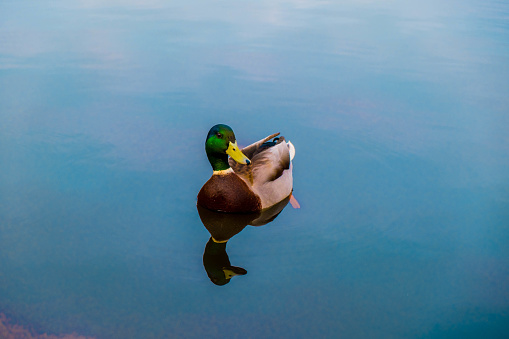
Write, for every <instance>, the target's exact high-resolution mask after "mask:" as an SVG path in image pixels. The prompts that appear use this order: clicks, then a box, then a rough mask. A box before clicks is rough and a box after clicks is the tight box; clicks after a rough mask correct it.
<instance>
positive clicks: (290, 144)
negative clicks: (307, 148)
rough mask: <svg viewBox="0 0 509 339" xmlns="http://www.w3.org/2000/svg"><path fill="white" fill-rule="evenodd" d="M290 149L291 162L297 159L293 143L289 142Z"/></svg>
mask: <svg viewBox="0 0 509 339" xmlns="http://www.w3.org/2000/svg"><path fill="white" fill-rule="evenodd" d="M288 148H289V149H290V161H292V160H293V158H294V157H295V147H294V146H293V144H292V142H291V141H288Z"/></svg>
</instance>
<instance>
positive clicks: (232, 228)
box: [197, 197, 290, 286]
mask: <svg viewBox="0 0 509 339" xmlns="http://www.w3.org/2000/svg"><path fill="white" fill-rule="evenodd" d="M289 201H290V197H288V198H286V199H284V200H283V201H281V202H279V203H277V204H276V205H274V206H272V207H270V208H267V209H265V210H263V211H261V212H258V213H250V214H231V213H223V212H216V211H211V210H208V209H206V208H204V207H201V206H199V205H197V208H198V214H199V215H200V219H201V221H202V223H203V225H204V226H205V228H206V229H207V230H208V231H209V233H210V239H209V241H208V242H207V245H206V246H205V251H204V252H203V266H204V267H205V271H206V272H207V275H208V277H209V278H210V280H211V281H212V282H213V283H214V284H216V285H220V286H222V285H226V284H228V283H229V282H230V280H231V278H232V277H234V276H236V275H244V274H246V273H247V271H246V270H245V269H243V268H242V267H237V266H232V265H231V264H230V259H229V258H228V254H227V253H226V244H227V243H228V240H230V239H231V238H232V237H233V236H235V235H236V234H238V233H240V232H241V231H242V230H243V229H244V228H245V227H246V226H248V225H251V226H263V225H266V224H268V223H270V222H272V221H274V219H276V217H277V216H278V215H279V213H281V211H282V210H283V209H284V208H285V207H286V205H288V202H289Z"/></svg>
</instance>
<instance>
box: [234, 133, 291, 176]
mask: <svg viewBox="0 0 509 339" xmlns="http://www.w3.org/2000/svg"><path fill="white" fill-rule="evenodd" d="M277 135H279V133H276V134H273V135H270V136H268V137H267V138H264V139H262V140H260V141H258V142H256V143H254V144H252V145H249V146H247V147H245V148H243V149H242V153H244V154H245V155H246V156H247V157H248V158H250V160H251V164H250V165H242V164H239V163H237V162H236V161H235V160H233V159H230V160H229V164H230V166H231V167H232V168H233V170H234V171H235V173H236V174H237V175H239V176H240V177H242V178H244V179H245V180H246V181H249V182H250V183H251V184H255V183H265V182H269V181H273V180H276V179H277V178H279V177H280V176H281V175H282V174H283V171H284V170H286V169H288V168H290V151H289V149H288V145H287V143H286V142H285V139H284V137H280V138H279V140H278V141H277V143H276V144H275V145H263V143H264V142H266V141H268V140H270V139H272V138H274V137H275V136H277Z"/></svg>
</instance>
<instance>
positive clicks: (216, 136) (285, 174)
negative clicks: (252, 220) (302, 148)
mask: <svg viewBox="0 0 509 339" xmlns="http://www.w3.org/2000/svg"><path fill="white" fill-rule="evenodd" d="M278 135H279V133H276V134H273V135H270V136H268V137H266V138H264V139H262V140H260V141H258V142H255V143H254V144H252V145H249V146H247V147H245V148H243V149H242V151H239V150H238V147H237V143H236V140H235V135H234V134H233V131H232V130H231V128H230V127H228V126H226V125H216V126H214V127H212V129H211V130H210V132H209V134H208V136H207V141H206V144H205V145H206V146H205V148H206V151H207V156H208V158H209V161H210V163H211V165H212V168H213V170H214V172H213V174H212V177H211V178H210V179H209V180H208V181H207V182H206V183H205V185H203V187H202V189H201V190H200V192H199V193H198V204H199V205H200V206H202V207H205V208H208V209H210V210H215V211H223V212H230V213H249V212H257V211H261V210H263V209H266V208H269V207H271V206H273V205H275V204H277V203H278V202H280V201H282V200H284V199H285V198H287V197H288V196H289V195H290V194H291V193H292V188H293V178H292V163H291V161H292V159H293V155H294V154H295V149H294V147H293V145H292V144H291V143H290V142H286V141H285V139H284V138H283V137H279V138H276V139H274V141H269V140H270V139H272V138H275V137H276V136H278ZM228 155H230V156H231V157H232V158H230V159H229V160H228ZM249 159H251V160H249Z"/></svg>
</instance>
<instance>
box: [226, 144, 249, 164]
mask: <svg viewBox="0 0 509 339" xmlns="http://www.w3.org/2000/svg"><path fill="white" fill-rule="evenodd" d="M226 154H228V155H229V156H230V157H232V159H233V160H235V161H236V162H238V163H239V164H244V165H249V164H250V163H251V160H249V159H248V157H246V156H245V155H244V153H242V152H241V151H240V149H239V146H237V141H235V143H232V142H231V141H230V145H229V146H228V149H227V150H226Z"/></svg>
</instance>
